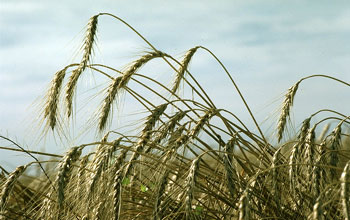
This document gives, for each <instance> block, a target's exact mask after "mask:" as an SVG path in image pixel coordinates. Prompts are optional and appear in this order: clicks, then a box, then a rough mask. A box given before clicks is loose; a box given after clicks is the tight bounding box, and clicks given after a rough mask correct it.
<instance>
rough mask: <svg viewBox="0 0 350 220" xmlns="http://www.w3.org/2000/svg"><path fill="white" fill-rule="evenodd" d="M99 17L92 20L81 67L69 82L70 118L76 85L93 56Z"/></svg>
mask: <svg viewBox="0 0 350 220" xmlns="http://www.w3.org/2000/svg"><path fill="white" fill-rule="evenodd" d="M98 16H99V15H95V16H93V17H91V18H90V20H89V23H88V27H87V31H86V36H85V41H84V44H83V45H84V46H83V47H84V54H83V58H82V60H81V61H80V64H79V66H78V67H77V68H76V69H75V70H73V73H72V75H71V76H70V77H69V81H68V83H67V89H66V105H67V115H68V117H69V116H70V115H71V114H72V103H73V96H74V90H75V87H76V84H77V82H78V79H79V77H80V75H81V74H82V72H83V71H84V70H85V69H86V67H87V65H88V63H89V61H90V58H91V54H92V47H93V44H94V41H95V38H96V32H97V18H98Z"/></svg>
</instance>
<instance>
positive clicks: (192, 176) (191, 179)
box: [185, 157, 201, 219]
mask: <svg viewBox="0 0 350 220" xmlns="http://www.w3.org/2000/svg"><path fill="white" fill-rule="evenodd" d="M200 161H201V157H197V158H196V159H194V160H193V161H192V164H191V167H190V170H189V173H188V175H187V178H186V187H185V188H186V192H185V193H186V198H185V205H186V219H192V200H193V191H194V188H195V185H196V182H197V175H198V171H199V163H200Z"/></svg>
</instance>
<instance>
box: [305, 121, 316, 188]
mask: <svg viewBox="0 0 350 220" xmlns="http://www.w3.org/2000/svg"><path fill="white" fill-rule="evenodd" d="M315 129H316V125H314V126H313V127H312V128H311V129H309V131H308V134H307V137H306V160H307V163H308V165H307V167H308V169H307V170H308V171H307V180H308V181H312V174H313V167H314V166H315V136H316V135H315Z"/></svg>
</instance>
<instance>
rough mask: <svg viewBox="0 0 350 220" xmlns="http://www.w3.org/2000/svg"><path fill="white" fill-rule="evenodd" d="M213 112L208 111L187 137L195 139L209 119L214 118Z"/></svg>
mask: <svg viewBox="0 0 350 220" xmlns="http://www.w3.org/2000/svg"><path fill="white" fill-rule="evenodd" d="M214 114H215V113H214V111H213V110H208V111H207V112H206V113H205V114H204V115H203V116H202V117H201V118H200V119H199V120H198V121H197V122H196V126H194V128H193V129H192V130H191V132H190V134H189V136H190V137H191V138H195V137H197V136H198V134H199V132H200V131H201V130H202V129H203V127H204V125H205V124H206V123H208V122H209V120H210V118H211V117H213V116H214Z"/></svg>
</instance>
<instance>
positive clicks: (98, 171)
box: [89, 137, 122, 194]
mask: <svg viewBox="0 0 350 220" xmlns="http://www.w3.org/2000/svg"><path fill="white" fill-rule="evenodd" d="M121 139H122V137H121V138H118V139H117V140H115V141H113V145H112V146H105V147H104V149H103V152H102V153H101V156H100V157H99V158H98V159H97V160H96V162H95V165H94V167H93V174H92V176H91V180H90V189H89V194H91V193H92V192H93V190H94V189H95V185H96V183H97V181H98V180H99V178H100V177H101V175H102V173H103V172H104V170H106V169H107V168H108V165H109V162H110V159H111V157H112V153H113V152H115V151H116V149H117V147H118V146H119V144H120V141H121Z"/></svg>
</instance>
